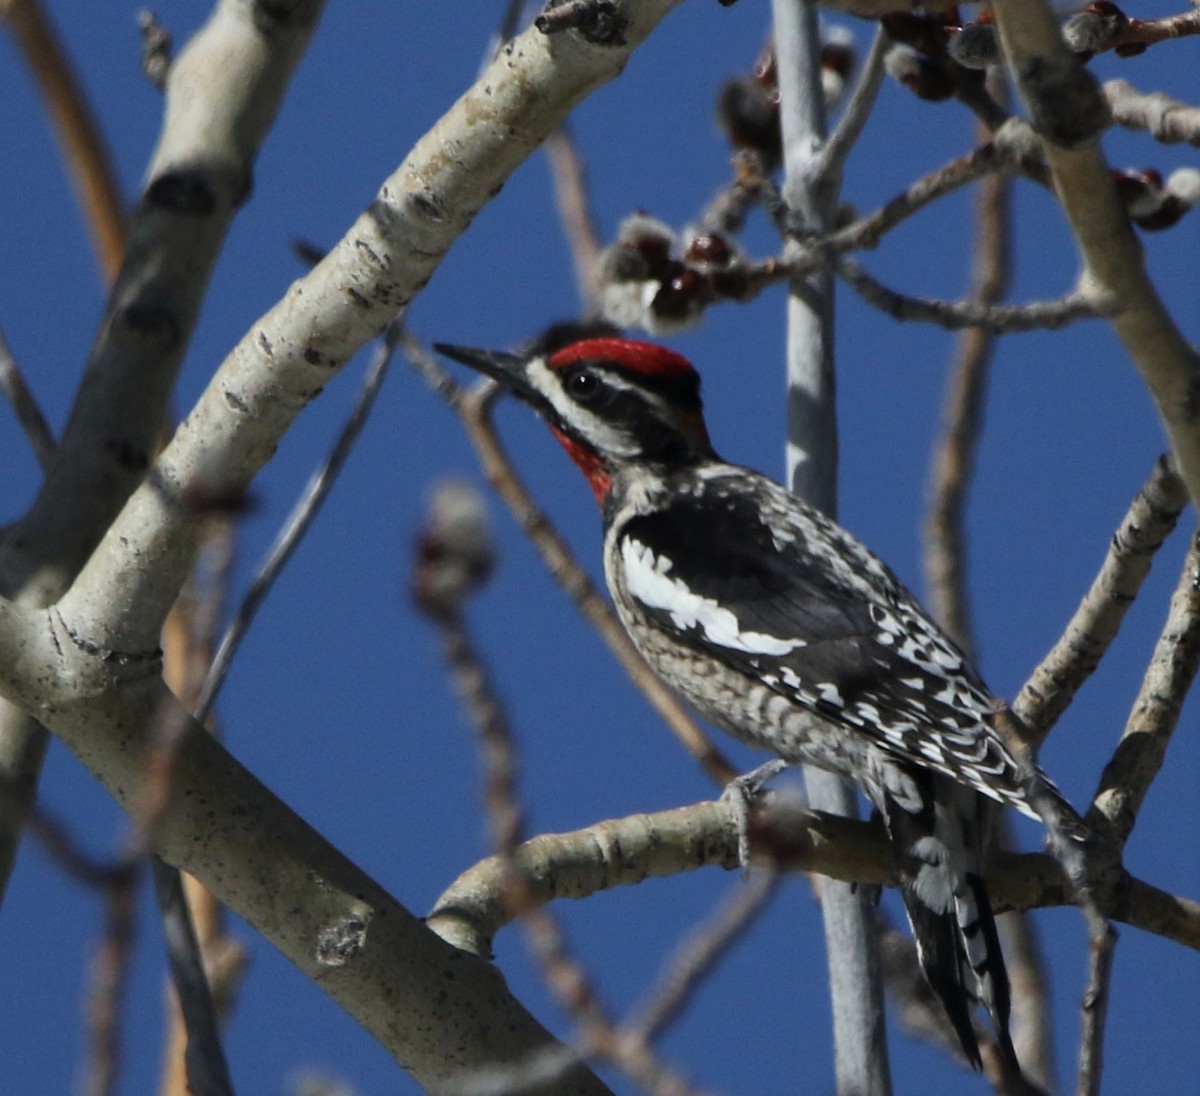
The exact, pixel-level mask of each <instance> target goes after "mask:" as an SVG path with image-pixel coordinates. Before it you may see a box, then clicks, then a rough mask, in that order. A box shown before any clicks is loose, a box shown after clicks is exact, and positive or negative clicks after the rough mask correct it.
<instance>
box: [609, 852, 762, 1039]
mask: <svg viewBox="0 0 1200 1096" xmlns="http://www.w3.org/2000/svg"><path fill="white" fill-rule="evenodd" d="M778 882H779V875H778V873H777V872H776V870H775V867H774V865H773V864H771V863H769V862H768V863H767V864H766V865H765V866H764V867H763V868H762V869H761V870H759V871H756V872H753V873H752V874H751V875H750V878H749V880H748V882H747V884H746V885H745V886H739V887H738V889H737V890H736V891H735V892H734V894H733V895H732V897H731V898H730V899H729V900H727V901H726V903H725V904H724V906H723V907H722V908H721V909H719V910H718V911H717V913H716V914H715V916H714V917H713V918H712V919H711V920H710V922H709V923H708V924H706V925H703V926H701V927H700V928H699V929H698V930H697V931H696V932H695V933H694V934H693V935H692V937H691V938H690V939H688V940H687V941H685V942H684V944H683V945H682V946H681V947H680V948H679V949H678V951H677V952H676V955H675V958H674V960H673V961H672V963H671V965H670V967H669V968H668V969H667V970H666V972H665V973H664V974H663V975H662V976H661V977H660V979H659V982H658V985H657V986H656V987H654V989H653V990H652V991H651V992H650V994H649V996H648V998H647V1003H646V1004H645V1005H644V1006H643V1008H642V1009H641V1010H640V1014H638V1015H636V1016H634V1017H633V1018H631V1019H630V1020H628V1021H626V1023H625V1025H624V1027H625V1029H626V1030H627V1031H629V1032H631V1034H632V1035H633V1036H634V1037H635V1038H637V1039H639V1040H641V1041H643V1042H646V1043H653V1042H654V1041H655V1040H656V1039H658V1038H659V1037H660V1036H661V1035H662V1033H663V1032H664V1031H665V1030H666V1029H667V1028H668V1027H669V1026H670V1025H671V1024H673V1023H674V1022H675V1020H676V1019H678V1017H679V1014H680V1013H681V1012H682V1011H683V1009H684V1007H685V1006H686V1004H687V1002H688V999H689V998H690V997H691V996H692V994H693V993H694V992H695V990H696V987H697V986H698V985H699V984H700V983H701V982H702V981H703V980H704V979H705V978H706V977H707V976H708V975H709V974H710V973H711V971H712V969H713V968H714V967H715V966H716V965H717V963H718V962H720V960H721V959H722V958H723V957H724V956H725V954H726V953H727V952H728V951H729V948H730V947H732V946H733V944H735V943H736V942H737V941H738V940H739V939H740V938H741V937H742V936H744V935H745V933H746V931H747V930H748V929H749V928H750V926H751V925H752V924H753V923H754V921H755V920H756V919H757V917H758V915H759V914H760V913H762V912H763V910H764V909H766V905H767V903H768V902H769V901H770V899H771V897H772V896H773V895H774V894H775V890H776V886H777V884H778Z"/></svg>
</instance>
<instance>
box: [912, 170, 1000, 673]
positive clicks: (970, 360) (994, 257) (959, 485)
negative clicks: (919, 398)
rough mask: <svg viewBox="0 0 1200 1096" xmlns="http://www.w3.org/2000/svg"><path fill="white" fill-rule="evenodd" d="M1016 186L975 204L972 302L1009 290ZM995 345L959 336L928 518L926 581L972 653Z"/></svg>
mask: <svg viewBox="0 0 1200 1096" xmlns="http://www.w3.org/2000/svg"><path fill="white" fill-rule="evenodd" d="M1008 196H1009V185H1008V180H1007V179H1006V178H1005V177H1004V176H1002V175H988V176H986V177H985V178H984V179H983V182H982V184H981V187H980V191H979V198H978V201H977V203H976V207H975V216H976V230H975V231H976V237H975V258H974V273H973V275H972V278H971V290H970V292H971V297H972V298H973V299H975V300H978V301H980V302H981V303H983V304H994V303H996V302H997V301H999V300H1000V299H1001V298H1002V297H1003V296H1004V294H1005V291H1006V289H1007V286H1008V275H1009V259H1010V252H1009V246H1008V233H1009V227H1008V226H1009V201H1008ZM994 347H995V337H994V335H993V334H992V332H990V331H986V330H984V329H982V328H978V327H968V328H966V329H965V330H964V331H963V333H962V334H961V335H960V336H959V338H958V342H957V349H956V352H955V360H954V363H953V365H952V366H951V368H950V380H949V383H948V384H947V389H946V396H945V402H944V405H943V408H942V434H941V437H940V439H939V440H938V442H937V444H936V448H935V453H934V458H933V462H932V469H931V475H930V486H929V506H928V510H927V511H926V519H925V576H926V585H927V587H928V590H929V595H930V604H931V608H932V609H933V611H934V615H935V616H936V617H937V619H938V621H939V622H940V623H941V624H942V626H943V627H944V628H945V629H946V630H947V631H948V632H949V634H950V636H951V637H952V638H953V639H954V640H955V642H957V643H958V645H959V646H960V647H962V648H963V650H964V651H967V652H971V651H972V650H973V649H974V646H975V644H974V637H973V635H972V629H971V616H970V603H969V599H968V597H967V583H966V548H965V543H964V525H965V511H966V502H967V490H968V488H969V486H970V482H971V477H972V474H973V472H974V463H975V453H976V450H977V448H978V443H979V436H980V432H981V430H982V426H983V405H984V397H985V395H986V392H987V381H988V371H989V366H990V364H991V360H992V353H993V350H994Z"/></svg>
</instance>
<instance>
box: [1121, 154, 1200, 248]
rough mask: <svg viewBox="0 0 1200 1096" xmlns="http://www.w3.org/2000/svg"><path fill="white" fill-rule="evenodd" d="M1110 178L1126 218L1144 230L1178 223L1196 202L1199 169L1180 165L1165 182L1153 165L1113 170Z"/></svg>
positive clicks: (1149, 230) (1151, 230) (1198, 188)
mask: <svg viewBox="0 0 1200 1096" xmlns="http://www.w3.org/2000/svg"><path fill="white" fill-rule="evenodd" d="M1112 177H1113V182H1114V184H1115V185H1116V188H1117V196H1118V197H1119V198H1120V199H1121V201H1122V203H1123V204H1124V206H1125V211H1126V212H1127V213H1128V214H1129V219H1130V220H1131V221H1133V223H1134V224H1135V225H1137V226H1138V227H1139V228H1142V229H1145V230H1146V231H1147V232H1154V231H1159V230H1162V229H1164V228H1170V227H1171V226H1172V225H1175V224H1178V222H1179V220H1180V218H1182V217H1183V215H1184V214H1185V213H1187V212H1188V210H1190V209H1191V208H1192V207H1193V206H1194V205H1195V204H1196V203H1197V202H1198V201H1200V171H1197V170H1196V169H1195V168H1180V169H1179V170H1178V171H1176V172H1173V173H1172V174H1171V176H1170V177H1169V178H1168V179H1167V180H1166V182H1165V183H1164V182H1163V177H1162V175H1161V174H1160V173H1159V172H1157V171H1155V170H1154V169H1153V168H1145V169H1143V170H1140V171H1139V170H1137V169H1132V168H1131V169H1129V170H1127V171H1113V172H1112Z"/></svg>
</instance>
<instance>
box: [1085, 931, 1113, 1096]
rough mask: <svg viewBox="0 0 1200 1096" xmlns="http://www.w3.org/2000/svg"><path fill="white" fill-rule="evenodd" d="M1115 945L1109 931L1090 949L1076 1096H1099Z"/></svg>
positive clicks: (1094, 941) (1091, 945)
mask: <svg viewBox="0 0 1200 1096" xmlns="http://www.w3.org/2000/svg"><path fill="white" fill-rule="evenodd" d="M1116 944H1117V934H1116V932H1115V931H1114V930H1113V929H1112V928H1109V929H1108V930H1107V931H1106V932H1104V933H1103V934H1101V935H1099V936H1096V937H1094V938H1093V939H1092V941H1091V944H1090V946H1089V948H1088V982H1087V988H1086V989H1085V990H1084V994H1083V1022H1082V1023H1081V1024H1080V1033H1079V1075H1078V1078H1077V1079H1076V1083H1075V1096H1099V1092H1100V1078H1101V1075H1102V1072H1103V1064H1104V1024H1105V1021H1106V1020H1107V1018H1108V1002H1109V998H1110V995H1111V990H1112V961H1113V950H1114V949H1115V947H1116Z"/></svg>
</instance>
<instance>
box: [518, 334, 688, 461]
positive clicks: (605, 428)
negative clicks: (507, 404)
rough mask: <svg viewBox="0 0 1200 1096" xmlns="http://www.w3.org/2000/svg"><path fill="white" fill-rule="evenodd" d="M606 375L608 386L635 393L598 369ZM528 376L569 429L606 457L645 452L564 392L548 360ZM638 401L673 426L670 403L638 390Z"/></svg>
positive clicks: (529, 370)
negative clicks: (649, 407)
mask: <svg viewBox="0 0 1200 1096" xmlns="http://www.w3.org/2000/svg"><path fill="white" fill-rule="evenodd" d="M597 372H598V373H603V375H604V383H605V384H606V385H607V386H608V387H609V388H613V389H617V390H618V391H632V390H634V389H635V386H634V385H632V384H630V383H629V382H628V381H627V380H625V378H624V377H621V376H619V375H618V374H616V373H613V372H610V371H609V370H607V369H598V370H597ZM525 376H526V378H527V379H528V381H529V383H530V384H532V385H533V386H534V388H536V389H537V390H538V391H539V392H540V393H541V394H542V395H543V396H544V397H545V398H546V399H547V400H548V401H549V402H550V404H551V405H552V406H553V408H554V410H555V413H556V414H557V415H558V417H559V418H560V419H561V420H562V422H563V423H565V424H566V425H568V426H570V427H572V428H574V429H575V430H576V431H577V432H578V433H579V434H580V435H582V436H583V437H585V438H587V439H588V441H589V442H591V444H592V445H593V446H594V447H595V448H596V449H598V450H600V451H601V452H602V453H608V454H611V455H613V456H616V457H636V456H637V455H638V453H639V452H640V451H641V447H640V446H639V445H638V444H637V442H636V441H635V440H634V439H633V438H632V437H631V436H630V435H629V434H628V433H626V432H625V431H623V430H619V429H617V428H616V427H614V426H613V425H612V424H611V423H609V422H606V421H605V420H604V419H602V418H600V416H598V415H596V414H593V413H592V412H591V411H589V410H587V408H585V407H581V406H580V405H579V404H577V403H576V402H575V401H574V400H573V399H571V397H570V396H568V395H567V393H566V392H565V391H564V390H563V386H562V378H561V377H559V376H558V375H557V373H555V371H554V370H553V369H551V368H550V367H549V366H548V365H547V364H546V359H545V358H534V359H533V360H531V361H530V362H529V364H528V365H527V366H526V367H525ZM636 391H637V395H638V400H639V401H640V402H642V403H646V404H650V405H652V406H653V407H654V409H655V411H656V412H657V413H658V415H659V417H660V418H661V419H662V420H663V421H664V422H671V421H672V420H673V418H674V416H673V415H672V413H671V409H670V407H669V405H668V404H667V402H666V401H665V400H663V399H662V398H661V397H660V396H658V395H657V394H655V393H653V392H648V391H646V390H645V389H643V388H636Z"/></svg>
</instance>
